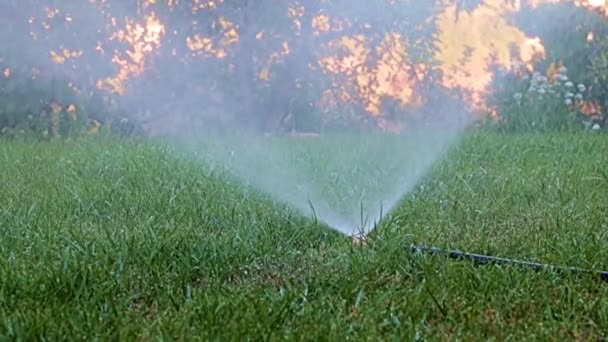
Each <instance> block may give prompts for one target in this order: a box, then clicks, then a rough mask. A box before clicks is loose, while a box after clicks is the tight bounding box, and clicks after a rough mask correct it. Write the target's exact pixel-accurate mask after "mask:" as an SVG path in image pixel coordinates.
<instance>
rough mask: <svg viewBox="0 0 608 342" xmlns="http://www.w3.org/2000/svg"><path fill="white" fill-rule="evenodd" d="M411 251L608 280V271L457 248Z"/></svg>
mask: <svg viewBox="0 0 608 342" xmlns="http://www.w3.org/2000/svg"><path fill="white" fill-rule="evenodd" d="M410 251H411V252H412V253H415V254H429V255H443V256H447V257H448V258H450V259H456V260H461V261H472V262H473V263H474V264H475V265H488V264H494V265H515V266H523V267H528V268H531V269H533V270H535V271H542V270H546V271H550V272H556V273H561V274H563V273H571V274H574V275H594V276H599V278H600V279H601V280H603V281H605V282H608V271H592V270H586V269H581V268H575V267H562V266H556V265H549V264H539V263H535V262H529V261H521V260H513V259H507V258H499V257H494V256H489V255H481V254H473V253H466V252H461V251H457V250H448V251H444V250H442V249H439V248H436V247H420V246H415V245H411V246H410Z"/></svg>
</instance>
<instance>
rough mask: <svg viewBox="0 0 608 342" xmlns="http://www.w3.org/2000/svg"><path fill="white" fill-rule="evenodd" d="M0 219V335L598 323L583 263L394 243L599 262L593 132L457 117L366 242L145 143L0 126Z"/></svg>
mask: <svg viewBox="0 0 608 342" xmlns="http://www.w3.org/2000/svg"><path fill="white" fill-rule="evenodd" d="M323 139H325V138H323V137H322V138H318V140H317V141H316V142H315V144H319V143H321V144H322V143H323ZM279 143H280V142H279ZM388 144H390V142H388ZM380 166H381V165H380ZM0 236H1V239H0V255H1V256H2V258H1V259H0V280H1V282H0V336H2V337H4V338H6V339H15V338H22V339H32V338H42V337H44V338H48V339H66V338H69V339H83V340H84V339H87V340H88V339H92V338H96V337H97V338H102V339H112V340H116V339H121V340H132V339H146V340H147V339H151V338H156V337H163V338H165V339H178V338H185V339H192V338H199V339H205V340H208V339H221V340H227V339H230V340H242V339H252V340H260V339H269V340H279V339H281V340H282V339H286V338H288V339H298V340H343V339H345V338H351V339H366V340H379V339H389V338H397V339H400V340H411V339H425V340H426V339H430V340H435V339H438V340H448V339H449V340H452V339H454V338H455V337H461V338H463V339H466V340H479V339H482V338H485V337H495V338H497V339H501V340H502V339H507V338H513V339H522V338H530V337H536V338H538V339H579V340H583V339H584V340H588V339H597V338H601V337H604V338H606V337H608V336H607V335H608V284H604V283H602V282H601V281H600V280H598V279H595V278H593V277H574V276H568V275H560V276H558V275H556V274H554V273H550V272H534V271H529V270H526V269H521V268H514V267H505V266H501V267H496V266H486V267H482V268H480V267H475V266H473V265H471V264H469V263H466V262H454V261H449V260H446V259H444V258H441V257H423V256H416V255H412V254H409V253H408V252H406V251H405V249H404V247H405V246H407V245H409V244H410V243H418V244H430V245H434V246H439V247H444V248H455V249H461V250H466V251H470V252H476V253H489V254H493V255H497V256H504V257H514V258H521V259H526V260H530V261H538V262H546V263H556V264H560V265H567V266H577V267H583V268H593V269H608V249H607V248H606V246H607V243H608V135H605V134H592V133H588V132H586V133H583V132H580V133H560V134H558V133H556V134H528V135H524V134H522V135H511V136H501V135H496V134H490V133H474V134H470V135H467V136H466V137H464V138H463V139H462V140H461V141H459V142H458V144H457V145H454V146H453V147H452V148H451V149H450V150H449V151H448V153H447V155H445V156H444V157H443V158H442V159H440V160H439V161H437V163H435V164H434V165H433V167H432V170H431V172H430V173H429V174H428V175H427V176H426V177H425V178H424V179H423V180H422V181H421V182H420V183H419V184H418V185H417V186H416V187H415V188H414V189H413V191H412V192H411V193H409V194H408V195H407V196H406V197H405V198H403V200H402V201H401V202H400V204H399V205H398V207H397V208H396V209H395V210H394V211H393V212H392V213H391V215H390V216H389V217H388V218H387V219H386V220H385V221H384V222H383V223H382V224H380V226H379V227H378V229H377V230H376V231H375V232H374V233H373V234H372V235H371V236H370V238H369V243H368V245H367V246H366V247H364V248H354V247H353V245H352V243H351V240H350V239H349V238H348V237H345V236H343V235H341V234H338V233H335V232H333V231H332V230H330V229H329V228H328V227H326V226H324V225H323V224H321V223H316V222H315V220H313V219H311V218H310V217H304V216H301V215H299V214H298V213H297V212H295V211H294V210H291V209H289V208H287V207H286V206H284V205H281V204H279V203H276V202H273V201H271V200H270V199H269V198H268V197H267V196H264V195H260V194H258V193H256V192H255V191H253V190H251V189H250V188H246V187H243V186H241V185H240V184H239V183H238V182H236V181H234V180H233V179H232V178H230V177H228V176H226V175H224V174H223V173H221V171H218V169H210V168H208V167H206V166H205V165H204V163H203V162H201V161H200V160H196V159H192V158H191V157H190V154H189V153H188V152H184V151H179V152H178V151H176V148H171V147H168V146H165V145H163V144H160V143H152V142H137V141H123V142H118V141H102V140H95V141H93V140H91V141H78V142H53V143H18V142H3V143H1V144H0Z"/></svg>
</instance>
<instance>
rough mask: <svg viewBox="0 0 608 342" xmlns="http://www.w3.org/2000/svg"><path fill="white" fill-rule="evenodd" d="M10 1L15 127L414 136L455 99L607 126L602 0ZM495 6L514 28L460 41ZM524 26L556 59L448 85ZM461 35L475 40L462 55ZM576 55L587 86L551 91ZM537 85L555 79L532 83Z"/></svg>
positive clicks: (535, 121)
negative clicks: (457, 27) (363, 0)
mask: <svg viewBox="0 0 608 342" xmlns="http://www.w3.org/2000/svg"><path fill="white" fill-rule="evenodd" d="M0 6H2V8H0V13H2V14H0V15H2V16H5V17H6V18H3V19H2V20H3V21H6V22H7V23H9V25H8V26H7V30H4V31H3V32H2V33H0V41H2V44H1V47H0V69H1V70H2V71H3V77H0V94H1V96H2V99H3V100H2V102H1V105H0V132H2V134H3V135H5V136H25V135H32V134H33V135H35V136H38V137H41V138H49V137H53V136H63V137H72V136H75V135H82V134H86V132H87V131H89V132H97V131H98V130H99V129H100V128H102V130H103V129H105V130H107V131H116V132H121V133H127V134H131V133H133V132H137V133H146V134H152V135H154V134H160V133H162V134H165V133H167V132H169V133H170V130H171V129H170V128H171V127H172V128H173V130H174V131H179V130H180V129H183V128H184V127H192V126H196V125H204V126H209V125H213V126H216V127H217V128H223V129H226V128H228V127H234V126H235V125H237V124H238V125H242V124H243V123H246V126H247V127H246V128H252V129H254V130H257V131H260V132H272V133H277V132H285V131H290V130H296V131H311V132H323V131H326V130H332V129H344V128H348V129H351V130H352V129H355V130H361V129H363V130H382V131H392V132H403V131H405V130H407V127H412V126H415V125H416V124H419V123H421V122H424V121H425V120H427V121H430V120H435V121H437V120H439V119H441V120H444V119H450V118H452V117H454V116H455V115H456V114H455V113H453V111H447V110H445V109H446V108H455V107H458V108H461V110H460V112H462V113H465V114H464V115H474V116H475V117H476V118H483V117H484V113H486V114H490V113H491V114H492V115H493V119H492V120H491V122H492V123H493V124H496V123H497V122H498V125H499V127H500V128H501V129H502V130H509V131H513V130H521V129H524V128H525V129H530V128H532V129H564V128H567V127H568V128H572V127H578V126H582V121H588V123H587V126H590V127H591V126H593V124H595V123H597V124H598V125H600V126H602V127H603V126H604V122H603V121H604V120H605V116H604V115H603V109H602V108H604V106H605V105H606V103H605V102H606V101H607V100H606V96H605V93H606V92H605V89H606V88H607V86H606V75H605V74H606V70H608V67H607V65H606V63H608V62H606V61H607V60H608V58H607V57H606V56H605V54H606V51H608V50H607V49H606V44H607V43H606V42H607V39H608V38H607V37H606V30H607V27H608V26H607V23H608V21H607V20H606V19H605V17H604V15H603V14H602V13H601V9H595V10H594V9H593V8H589V7H584V6H579V5H576V4H574V3H573V2H567V1H566V2H558V3H553V2H552V3H543V2H542V1H541V2H538V1H537V2H527V1H522V2H521V4H520V6H521V7H520V8H519V9H518V10H512V9H513V6H514V3H513V2H510V1H503V0H491V1H489V2H479V1H447V0H446V1H439V0H436V1H386V2H382V1H381V2H377V3H375V4H374V5H370V4H365V6H363V7H361V6H358V5H357V4H354V3H352V2H351V1H327V0H325V1H323V0H319V1H303V0H293V1H285V2H282V3H281V4H277V3H276V2H273V1H255V2H254V1H242V2H238V3H235V2H230V1H216V2H209V3H207V2H189V1H169V2H154V1H148V0H140V1H137V2H134V3H133V4H129V5H125V4H123V3H122V2H116V3H114V2H112V1H91V2H85V3H83V4H80V5H71V4H70V5H65V4H64V5H62V4H53V6H49V5H48V4H47V3H46V2H40V1H38V0H26V1H7V2H5V3H3V4H2V5H0ZM370 6H371V7H370ZM488 6H489V7H488ZM487 8H495V10H494V9H493V11H494V12H495V13H494V12H490V14H492V15H494V16H495V17H496V16H499V17H500V18H503V19H504V20H505V22H504V23H503V24H502V25H503V26H500V28H499V29H498V30H499V31H496V32H488V34H487V35H486V36H482V37H475V38H471V40H472V41H470V42H468V41H467V42H464V41H459V40H458V37H452V36H447V37H446V36H445V35H446V34H447V33H446V32H448V31H450V30H449V29H447V28H446V23H449V22H450V21H451V20H456V21H458V20H464V21H465V22H466V20H469V21H472V22H473V23H476V24H477V25H478V26H479V27H478V28H479V29H480V32H481V31H483V29H484V25H486V24H487V22H491V21H492V20H494V19H495V18H494V19H492V18H491V17H488V14H487V13H486V12H487V11H488V10H487ZM484 11H485V12H484ZM453 13H455V15H454V14H453ZM503 14H504V15H503ZM484 16H485V17H484ZM478 17H479V18H482V19H483V20H484V21H480V20H482V19H479V20H477V19H475V18H478ZM531 18H534V20H531ZM503 19H501V20H503ZM475 20H477V21H475ZM466 25H469V24H468V22H467V23H466ZM514 29H515V30H516V31H513V30H514ZM501 30H502V31H501ZM520 31H521V32H524V33H525V34H526V35H527V36H528V37H539V38H540V39H541V41H542V44H543V46H544V49H545V51H546V55H545V56H544V58H542V59H538V58H536V59H531V60H529V61H522V65H524V66H523V67H522V68H519V70H517V68H515V69H513V68H512V67H511V66H510V65H507V63H506V62H505V61H504V58H503V57H500V56H498V55H496V56H495V58H496V60H495V61H492V60H491V58H490V60H487V59H484V60H483V61H482V63H485V64H487V65H485V66H482V68H483V69H481V70H477V74H475V73H473V75H472V76H470V77H472V78H473V79H474V78H483V77H485V75H483V74H482V75H481V76H480V75H479V72H484V70H490V71H492V72H493V75H494V78H493V81H492V83H491V84H488V85H487V87H485V89H482V90H480V88H479V86H478V85H477V86H467V84H466V83H467V82H468V81H466V80H464V79H465V78H466V77H465V76H462V77H461V79H460V80H458V79H456V83H455V85H454V84H452V85H450V84H449V82H448V81H446V80H447V79H448V77H449V75H448V74H449V73H450V69H449V68H448V67H447V66H446V65H448V64H449V62H448V60H450V59H454V58H456V59H458V61H457V62H455V63H456V64H460V65H462V66H463V67H464V69H463V72H462V73H461V74H463V73H464V74H466V73H467V72H470V71H469V70H467V69H466V66H467V65H469V64H475V63H477V60H476V59H475V58H477V57H475V56H474V55H475V53H476V52H475V51H478V52H479V53H482V51H484V52H483V53H486V54H488V55H489V56H491V55H492V54H493V53H497V54H499V55H500V54H505V53H506V52H504V51H497V52H496V51H494V50H492V51H490V50H488V49H489V48H488V46H489V45H492V46H505V47H506V46H507V45H509V44H511V43H509V40H508V39H510V38H509V37H508V35H509V34H515V33H517V32H520ZM513 32H515V33H513ZM442 34H443V35H442ZM446 39H451V40H448V41H446ZM463 39H466V37H465V38H463ZM452 40H453V41H452ZM463 44H464V45H463ZM446 45H448V46H459V49H460V50H458V51H452V52H450V53H449V54H451V55H449V56H447V57H446V55H445V53H444V52H441V51H444V50H446V47H445V46H446ZM461 45H462V47H460V46H461ZM516 45H517V44H516ZM515 48H516V50H517V49H521V46H516V47H515ZM484 49H485V50H488V51H485V50H484ZM447 50H449V49H447ZM465 50H466V51H465ZM356 51H364V53H363V54H362V55H361V54H360V55H357V54H355V52H356ZM512 53H516V51H514V52H512ZM459 54H462V55H461V56H460V57H459V56H458V55H459ZM516 54H517V53H516ZM361 56H363V57H361ZM332 58H333V59H332ZM501 59H502V60H501ZM513 60H514V61H517V60H518V58H515V59H513ZM525 63H527V64H525ZM477 64H479V63H477ZM550 66H552V68H553V69H552V70H553V71H551V70H549V69H550ZM561 66H564V67H565V68H567V73H563V74H564V75H563V76H567V77H569V79H568V80H569V81H571V82H573V84H574V88H572V89H570V88H568V89H565V88H564V86H563V83H566V81H563V80H561V79H558V81H559V82H561V83H562V86H559V87H561V88H560V89H555V90H554V89H553V88H552V87H550V86H552V85H553V83H554V77H555V74H556V73H555V70H557V69H559V68H560V67H561ZM382 68H385V69H382ZM534 72H540V74H541V76H542V75H544V76H545V77H546V78H547V80H543V79H542V78H539V77H538V75H536V76H534V74H533V73H534ZM548 73H551V74H548ZM452 76H453V75H452ZM454 77H456V78H458V76H454ZM362 80H363V81H362ZM469 81H470V80H469ZM531 81H534V82H536V81H539V82H541V83H542V82H545V83H547V84H546V86H547V87H545V86H542V87H541V86H539V87H537V86H536V85H535V86H534V87H531V85H532V84H530V82H531ZM579 84H582V85H584V87H585V91H584V92H581V96H582V98H580V99H579V98H578V97H576V98H575V97H572V98H571V101H572V104H566V103H565V102H567V101H566V100H568V99H570V98H566V97H565V96H569V95H568V94H567V93H568V92H572V93H573V94H572V95H573V96H578V92H577V91H576V90H577V89H578V88H577V87H578V85H579ZM559 87H558V88H559ZM530 88H532V89H535V90H540V91H545V88H547V89H546V91H547V92H549V93H551V94H547V96H544V95H543V94H539V92H538V91H528V89H530ZM537 88H538V89H537ZM554 92H555V96H549V95H554ZM475 93H476V94H475ZM557 93H559V96H558V95H557ZM517 94H521V97H520V95H517ZM476 95H480V96H481V97H482V100H481V102H482V105H481V106H480V105H479V104H480V103H479V102H480V101H477V102H475V101H474V100H473V98H474V97H475V96H476ZM490 95H491V96H490ZM537 95H540V96H537ZM438 103H439V104H441V106H437V104H438ZM522 113H523V114H522ZM529 113H536V114H529ZM533 115H537V116H538V115H540V116H541V117H533ZM581 115H582V116H581ZM589 123H591V125H589ZM172 125H173V126H174V127H173V126H172Z"/></svg>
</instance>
